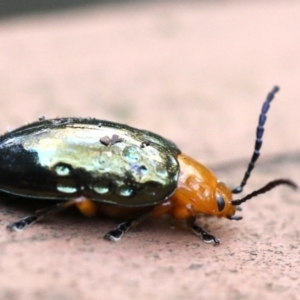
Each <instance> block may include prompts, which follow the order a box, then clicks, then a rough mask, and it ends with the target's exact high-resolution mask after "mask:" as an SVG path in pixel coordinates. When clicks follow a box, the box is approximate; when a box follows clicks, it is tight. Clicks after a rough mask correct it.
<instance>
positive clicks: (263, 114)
mask: <svg viewBox="0 0 300 300" xmlns="http://www.w3.org/2000/svg"><path fill="white" fill-rule="evenodd" d="M278 91H279V87H278V86H274V88H273V89H272V90H271V92H270V93H269V94H268V95H267V99H266V101H265V102H264V104H263V106H262V109H261V113H260V116H259V119H258V126H257V128H256V139H255V146H254V152H253V155H252V158H251V160H250V163H249V165H248V168H247V171H246V173H245V175H244V178H243V180H242V182H241V184H240V185H239V186H238V187H236V188H234V189H233V190H231V192H232V193H233V194H239V193H241V192H242V191H243V187H244V186H245V185H246V184H247V180H248V179H249V177H250V175H251V172H252V170H253V168H254V166H255V162H256V161H257V159H258V158H259V154H260V148H261V146H262V137H263V134H264V125H265V122H266V120H267V112H268V110H269V108H270V103H271V101H272V100H273V99H274V96H275V94H276V93H277V92H278Z"/></svg>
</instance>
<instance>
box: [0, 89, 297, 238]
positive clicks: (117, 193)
mask: <svg viewBox="0 0 300 300" xmlns="http://www.w3.org/2000/svg"><path fill="white" fill-rule="evenodd" d="M278 90H279V87H277V86H275V87H274V88H273V89H272V90H271V91H270V93H269V94H268V95H267V98H266V100H265V102H264V104H263V106H262V110H261V113H260V116H259V122H258V127H257V130H256V138H255V147H254V153H253V155H252V157H251V159H250V163H249V165H248V168H247V170H246V172H245V174H244V177H243V180H242V181H241V184H240V185H239V186H238V187H236V188H234V189H229V188H228V187H227V186H226V185H225V184H224V183H223V182H221V181H219V180H218V179H217V177H216V176H215V175H214V174H213V172H212V171H210V170H209V169H208V168H207V167H205V166H204V165H203V164H201V163H199V162H197V161H196V160H194V159H193V158H191V157H189V156H187V155H185V154H183V153H182V152H181V151H180V150H179V149H178V147H177V146H176V145H175V144H174V143H173V142H171V141H168V140H167V139H165V138H163V137H161V136H160V135H157V134H155V133H152V132H150V131H146V130H139V129H136V128H133V127H130V126H127V125H123V124H118V123H114V122H109V121H102V120H98V119H92V118H56V119H50V120H46V119H44V118H40V119H39V121H37V122H34V123H31V124H29V125H25V126H23V127H20V128H18V129H16V130H14V131H11V132H9V133H6V134H4V135H3V136H1V137H0V190H1V191H3V192H5V193H8V194H13V195H18V196H22V197H28V198H37V199H47V200H55V201H56V202H55V204H54V205H52V206H50V207H47V208H45V209H42V210H39V211H37V212H35V213H34V214H32V215H30V216H26V217H24V218H22V219H20V220H18V221H16V222H13V223H10V224H9V225H8V226H7V228H8V229H10V230H15V231H21V230H22V229H24V228H26V227H28V226H30V225H32V224H34V223H35V222H36V221H38V220H40V219H42V218H44V217H46V216H47V215H49V214H54V213H56V212H59V211H61V210H63V209H66V208H68V207H70V206H76V207H77V208H78V209H79V210H80V211H81V212H82V213H83V214H84V215H87V216H93V215H96V214H98V213H101V214H103V215H106V216H109V217H114V218H123V220H125V221H124V222H122V223H120V224H119V225H118V226H117V227H116V228H115V229H113V230H111V231H109V232H108V233H106V235H105V236H104V238H105V239H107V240H110V241H118V240H120V239H121V237H122V236H123V234H124V233H125V232H126V231H127V230H128V229H129V228H130V227H131V226H133V225H136V224H138V223H139V222H141V221H142V220H144V219H145V218H147V217H149V216H161V215H164V214H168V215H170V216H172V217H173V218H175V219H179V220H186V223H187V225H188V226H189V228H190V229H191V230H192V231H193V232H194V233H195V234H196V235H197V236H199V237H200V238H201V239H202V240H203V241H204V242H205V243H212V244H219V243H220V240H219V239H218V238H217V237H215V236H213V235H211V234H210V233H208V232H206V231H205V230H204V229H203V228H202V227H200V226H199V225H197V224H196V219H197V217H198V216H199V215H203V214H204V215H213V216H217V217H219V218H220V217H226V218H228V219H230V220H240V219H242V217H241V216H237V215H235V213H236V211H237V210H239V208H240V206H239V205H240V204H242V203H244V202H246V201H248V200H249V199H251V198H253V197H255V196H257V195H259V194H262V193H265V192H267V191H269V190H271V189H273V188H274V187H276V186H278V185H287V186H290V187H292V188H294V189H296V188H297V185H296V184H295V183H294V182H293V181H291V180H289V179H276V180H272V181H270V182H269V183H267V184H266V185H265V186H263V187H262V188H260V189H258V190H255V191H254V192H252V193H250V194H248V195H247V196H245V197H243V198H240V199H233V194H238V193H241V192H242V191H243V188H244V186H245V185H246V183H247V180H248V179H249V177H250V174H251V172H252V170H253V168H254V165H255V162H256V161H257V159H258V157H259V155H260V148H261V146H262V137H263V133H264V125H265V121H266V114H267V112H268V109H269V107H270V103H271V101H272V100H273V98H274V95H275V94H276V93H277V92H278Z"/></svg>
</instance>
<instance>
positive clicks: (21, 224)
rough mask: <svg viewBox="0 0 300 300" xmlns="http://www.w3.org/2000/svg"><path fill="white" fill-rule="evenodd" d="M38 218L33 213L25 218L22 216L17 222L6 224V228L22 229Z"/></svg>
mask: <svg viewBox="0 0 300 300" xmlns="http://www.w3.org/2000/svg"><path fill="white" fill-rule="evenodd" d="M37 220H38V217H37V216H35V215H32V216H27V217H25V218H22V219H21V220H19V221H17V222H13V223H10V224H8V225H7V226H6V228H7V229H9V230H12V231H22V230H23V229H25V228H26V227H29V226H31V225H32V224H34V223H35V222H36V221H37Z"/></svg>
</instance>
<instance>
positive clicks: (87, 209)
mask: <svg viewBox="0 0 300 300" xmlns="http://www.w3.org/2000/svg"><path fill="white" fill-rule="evenodd" d="M73 205H76V206H77V207H78V208H79V210H80V211H81V212H82V213H83V214H85V215H89V216H90V215H93V214H94V212H95V208H94V206H93V205H95V204H94V203H93V202H92V201H90V200H88V199H86V198H85V197H78V198H75V199H72V200H69V201H64V202H59V203H56V204H55V205H52V206H50V207H47V208H45V209H41V210H38V211H36V212H35V213H34V214H33V215H30V216H27V217H24V218H22V219H20V220H19V221H17V222H13V223H10V224H8V225H7V228H8V229H10V230H14V231H21V230H23V229H25V228H26V227H29V226H31V225H33V224H34V223H35V222H37V221H39V220H41V219H43V218H44V217H46V216H48V215H53V214H56V213H58V212H60V211H62V210H64V209H66V208H68V207H70V206H73Z"/></svg>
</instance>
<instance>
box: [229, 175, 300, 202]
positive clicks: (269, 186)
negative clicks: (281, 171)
mask: <svg viewBox="0 0 300 300" xmlns="http://www.w3.org/2000/svg"><path fill="white" fill-rule="evenodd" d="M281 184H285V185H288V186H290V187H291V188H293V189H295V190H296V189H297V188H298V186H297V184H296V183H294V182H293V181H291V180H289V179H276V180H273V181H270V182H269V183H267V184H266V185H265V186H264V187H262V188H260V189H259V190H256V191H254V192H252V193H250V194H249V195H247V196H245V197H244V198H241V199H237V200H232V201H231V204H232V205H240V204H242V203H243V202H246V201H247V200H249V199H251V198H253V197H256V196H258V195H260V194H263V193H266V192H268V191H270V190H272V189H274V187H276V186H278V185H281Z"/></svg>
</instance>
